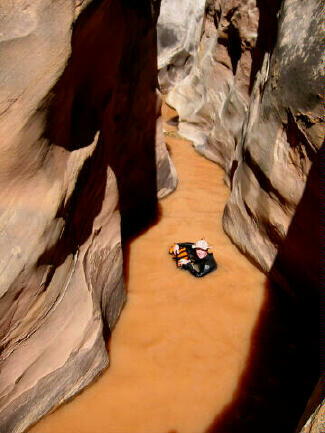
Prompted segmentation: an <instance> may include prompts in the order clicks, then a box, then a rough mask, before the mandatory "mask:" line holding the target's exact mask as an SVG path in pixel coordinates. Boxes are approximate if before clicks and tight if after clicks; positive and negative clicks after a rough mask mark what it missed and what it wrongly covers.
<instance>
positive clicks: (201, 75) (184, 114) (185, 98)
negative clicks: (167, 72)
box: [166, 0, 259, 173]
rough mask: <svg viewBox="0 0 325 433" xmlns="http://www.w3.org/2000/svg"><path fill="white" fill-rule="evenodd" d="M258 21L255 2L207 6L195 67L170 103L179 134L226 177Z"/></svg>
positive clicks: (246, 93) (243, 106) (244, 105)
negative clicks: (175, 113)
mask: <svg viewBox="0 0 325 433" xmlns="http://www.w3.org/2000/svg"><path fill="white" fill-rule="evenodd" d="M258 20H259V9H258V7H257V5H256V1H245V2H244V1H241V0H232V1H222V0H215V1H209V2H208V3H207V9H206V17H205V21H204V33H203V36H202V38H201V40H200V42H199V44H198V45H197V48H196V55H195V57H194V65H193V68H192V69H191V71H190V73H189V74H188V75H187V76H186V77H185V78H184V79H183V80H182V81H181V82H179V83H177V84H176V85H175V86H174V88H173V89H172V90H171V91H170V92H169V93H168V96H167V99H166V101H167V103H168V104H169V105H171V106H172V107H175V108H176V110H177V112H178V114H179V132H180V134H181V135H182V136H184V137H186V138H188V139H189V140H191V141H192V142H193V145H194V147H195V149H196V150H197V151H198V152H200V153H201V154H203V155H204V156H206V157H207V158H209V159H211V160H213V161H215V162H218V163H219V164H220V165H221V166H222V167H223V168H224V169H225V171H226V173H229V172H230V168H231V161H232V156H233V152H234V149H235V147H236V145H237V144H238V143H239V141H240V135H241V129H242V124H243V122H244V119H245V116H246V112H247V107H248V103H249V95H250V80H251V69H252V52H253V51H254V49H255V47H256V41H257V29H258Z"/></svg>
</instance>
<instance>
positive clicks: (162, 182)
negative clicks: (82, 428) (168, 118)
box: [0, 0, 176, 433]
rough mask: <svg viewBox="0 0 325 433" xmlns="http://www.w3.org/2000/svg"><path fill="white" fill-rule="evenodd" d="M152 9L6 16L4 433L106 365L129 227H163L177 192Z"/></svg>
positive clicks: (33, 9)
mask: <svg viewBox="0 0 325 433" xmlns="http://www.w3.org/2000/svg"><path fill="white" fill-rule="evenodd" d="M155 3H156V2H150V1H144V2H142V3H141V5H139V4H137V3H136V2H133V1H132V0H121V1H114V2H111V1H109V0H102V1H99V0H94V1H92V2H90V1H88V0H87V1H81V2H66V1H61V0H60V1H55V2H53V1H51V0H37V1H34V2H32V3H31V2H28V4H27V3H26V2H24V1H17V2H5V3H4V5H2V6H0V9H1V19H0V30H1V42H0V50H1V72H0V85H1V88H2V92H1V100H0V107H1V108H0V136H1V158H0V191H1V192H0V207H1V219H0V257H1V261H0V296H1V299H0V313H1V314H0V317H1V319H0V344H1V358H0V367H1V377H0V420H1V421H0V430H1V431H3V432H6V433H9V432H20V431H23V430H24V429H26V428H27V427H28V426H29V425H30V424H32V423H34V422H36V421H37V420H38V419H39V418H40V417H41V416H42V415H44V414H45V413H46V412H48V411H49V410H50V409H52V408H53V407H55V406H57V405H59V404H60V403H62V402H63V401H65V400H66V399H68V398H69V397H71V396H72V395H74V394H76V393H77V392H79V391H80V390H81V389H82V388H83V387H84V386H86V385H87V384H88V383H90V382H91V381H92V380H93V379H94V378H95V377H96V376H97V375H98V374H100V372H101V371H102V370H103V369H104V368H106V366H107V365H108V358H107V352H106V348H105V341H104V338H103V335H105V336H107V335H108V334H109V332H110V330H111V329H112V327H113V326H114V324H115V322H116V320H117V318H118V316H119V314H120V311H121V308H122V306H123V303H124V302H125V287H124V278H123V258H122V248H121V217H122V230H123V233H124V234H125V235H131V234H133V233H134V232H135V231H136V230H137V229H138V227H139V226H141V225H143V224H146V222H148V221H149V220H151V219H153V218H155V215H156V212H157V184H158V185H159V186H158V188H159V191H158V195H159V196H164V195H166V194H168V193H169V192H170V191H172V190H173V189H174V188H175V185H176V173H175V170H174V169H173V166H172V164H171V162H170V159H169V155H168V152H167V149H166V146H165V144H164V143H163V142H162V141H160V142H159V143H158V138H159V132H158V131H156V129H157V128H156V122H157V120H158V128H159V116H160V106H159V100H157V94H156V87H157V72H156V29H155V21H156V18H157V12H158V11H157V5H156V6H155ZM160 127H161V126H160ZM161 133H162V132H161V131H160V137H161ZM156 136H157V143H158V144H157V152H155V140H156ZM156 166H157V167H158V172H157V169H156ZM114 173H115V174H114ZM139 209H140V211H139Z"/></svg>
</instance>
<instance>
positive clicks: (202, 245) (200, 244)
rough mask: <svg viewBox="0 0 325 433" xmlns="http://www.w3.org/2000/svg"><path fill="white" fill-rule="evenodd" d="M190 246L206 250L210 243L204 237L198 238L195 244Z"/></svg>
mask: <svg viewBox="0 0 325 433" xmlns="http://www.w3.org/2000/svg"><path fill="white" fill-rule="evenodd" d="M192 248H199V249H200V250H207V249H208V248H211V247H210V245H208V243H207V241H206V240H204V239H200V240H199V241H197V242H196V244H193V245H192Z"/></svg>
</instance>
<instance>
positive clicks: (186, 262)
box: [178, 259, 191, 266]
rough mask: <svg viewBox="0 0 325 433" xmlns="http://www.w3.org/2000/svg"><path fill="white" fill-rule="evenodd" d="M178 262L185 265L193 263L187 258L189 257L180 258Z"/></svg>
mask: <svg viewBox="0 0 325 433" xmlns="http://www.w3.org/2000/svg"><path fill="white" fill-rule="evenodd" d="M178 263H179V264H180V265H181V266H183V265H187V264H188V263H191V260H187V259H180V260H179V261H178Z"/></svg>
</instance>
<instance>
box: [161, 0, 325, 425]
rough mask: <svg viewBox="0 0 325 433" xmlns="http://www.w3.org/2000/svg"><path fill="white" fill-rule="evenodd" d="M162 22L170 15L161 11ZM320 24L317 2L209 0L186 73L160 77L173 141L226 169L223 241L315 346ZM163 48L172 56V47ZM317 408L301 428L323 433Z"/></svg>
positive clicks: (323, 60) (321, 135)
mask: <svg viewBox="0 0 325 433" xmlns="http://www.w3.org/2000/svg"><path fill="white" fill-rule="evenodd" d="M192 3H193V4H194V3H195V2H192ZM164 5H165V7H168V8H171V7H172V2H171V1H170V2H169V3H168V1H167V0H166V2H164V3H163V4H162V9H163V7H164ZM161 16H165V17H169V18H170V17H171V14H168V13H167V12H166V11H165V12H164V11H163V10H162V12H161ZM324 17H325V5H324V2H322V1H320V0H311V1H308V2H303V1H299V0H283V1H281V0H279V1H268V0H231V1H223V0H211V1H210V0H208V1H207V2H206V7H205V13H204V16H202V17H200V18H197V20H196V21H197V22H198V23H201V21H200V20H201V19H202V20H203V26H201V24H199V26H200V27H199V28H200V31H201V36H200V37H199V38H198V39H199V42H198V43H197V45H196V49H193V50H192V53H191V67H190V68H189V70H187V69H186V74H185V76H182V74H180V73H179V70H178V69H179V66H178V64H177V63H175V62H173V61H171V63H170V65H169V67H168V66H166V65H165V66H164V68H163V70H162V72H159V79H160V83H161V88H162V90H164V89H167V97H166V101H167V103H168V104H169V105H171V106H173V107H174V108H176V110H177V111H178V114H179V123H178V129H179V132H180V134H181V135H183V136H184V137H186V138H188V139H190V140H192V142H193V145H194V147H195V149H196V150H197V151H198V152H199V153H201V154H202V155H204V156H205V157H207V158H209V159H211V160H213V161H215V162H217V163H218V164H220V165H221V166H222V167H223V168H224V169H225V181H226V182H227V184H228V185H229V187H230V189H231V195H230V198H229V200H228V202H227V205H226V208H225V211H224V215H223V226H224V229H225V231H226V233H227V234H228V235H229V236H230V238H231V239H232V241H233V242H234V243H235V244H236V245H237V246H238V248H239V249H240V250H241V251H242V252H244V253H245V254H246V255H247V256H248V257H250V258H251V259H252V260H253V261H254V263H255V264H257V265H258V266H259V267H260V268H261V269H262V270H263V271H264V272H267V273H268V274H269V275H270V277H271V278H272V280H273V281H275V282H276V283H278V284H279V285H280V286H281V287H282V288H285V289H286V290H287V291H288V292H289V293H291V295H292V296H293V297H296V298H298V299H299V302H302V303H303V304H304V305H305V308H306V312H307V311H308V312H309V313H308V314H311V315H313V316H314V317H315V324H314V325H313V326H312V328H313V329H314V332H315V335H311V336H310V338H315V339H317V338H318V336H317V335H316V334H317V332H319V321H318V317H317V315H318V311H319V309H318V307H317V305H318V302H319V298H318V296H319V290H320V257H319V256H320V185H319V182H320V180H319V176H320V167H321V161H324V159H323V158H324V139H325V124H324V121H325V110H324V108H325V107H324V100H325V92H324V88H325V66H324V65H325V50H324V40H325V26H324V22H325V20H324ZM159 20H160V18H159ZM164 21H165V20H161V25H164ZM176 25H177V23H176ZM168 26H169V27H172V23H171V22H168ZM168 26H167V27H168ZM183 32H185V33H186V30H184V29H183ZM161 33H162V30H161ZM192 33H193V31H192ZM158 36H159V33H158ZM178 39H179V40H180V39H181V38H180V37H179V38H178ZM186 39H187V37H186V35H183V38H182V40H186ZM164 41H167V38H164ZM169 43H170V47H169V49H170V50H173V49H174V48H175V47H174V41H173V39H170V40H169ZM158 45H159V44H158ZM178 49H179V48H178ZM179 50H180V49H179ZM166 51H167V47H165V48H164V52H162V53H163V55H164V58H167V57H168V55H167V54H166ZM162 53H161V54H162ZM193 53H194V54H193ZM166 70H168V73H169V76H170V77H171V79H170V82H169V86H168V83H167V84H166V80H167V79H168V76H166V73H165V71H166ZM317 322H318V323H317ZM315 368H316V370H317V366H316V365H315ZM316 370H315V375H317V371H316ZM322 383H323V382H322ZM316 394H317V393H316ZM317 396H318V397H319V396H320V393H318V394H317ZM322 399H323V397H321V398H320V397H319V399H318V402H317V404H314V406H313V408H314V409H315V408H316V407H317V412H315V414H314V415H312V416H311V418H310V419H309V421H308V422H307V424H306V426H305V427H304V430H303V431H313V432H314V431H315V432H316V431H317V432H320V431H323V430H322V428H323V427H324V426H323V421H322V413H323V411H324V409H323V408H324V406H321V401H322ZM314 400H315V398H314ZM317 405H318V406H317ZM309 407H311V406H309ZM308 410H309V409H308ZM308 410H307V415H305V417H304V419H305V421H306V420H307V419H308V416H309V415H311V411H310V410H309V413H308ZM301 428H303V425H300V429H301Z"/></svg>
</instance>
